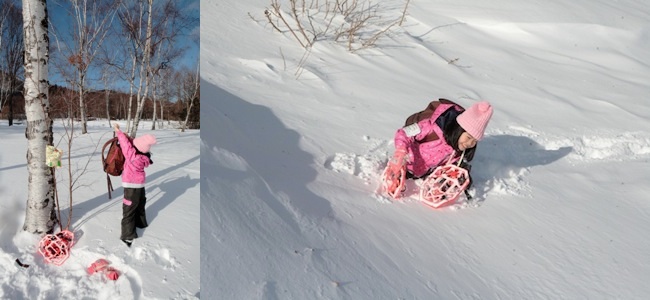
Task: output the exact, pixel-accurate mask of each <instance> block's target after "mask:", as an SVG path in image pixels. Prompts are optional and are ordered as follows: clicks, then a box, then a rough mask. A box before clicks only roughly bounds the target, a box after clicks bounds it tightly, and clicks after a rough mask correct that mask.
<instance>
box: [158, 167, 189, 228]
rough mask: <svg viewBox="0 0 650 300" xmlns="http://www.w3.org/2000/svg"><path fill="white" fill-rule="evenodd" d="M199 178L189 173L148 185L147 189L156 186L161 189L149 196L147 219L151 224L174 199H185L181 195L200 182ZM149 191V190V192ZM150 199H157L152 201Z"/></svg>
mask: <svg viewBox="0 0 650 300" xmlns="http://www.w3.org/2000/svg"><path fill="white" fill-rule="evenodd" d="M199 180H200V179H199V178H194V179H193V178H190V176H189V175H185V176H183V177H177V178H172V179H168V180H165V181H163V182H161V183H158V184H156V185H153V186H151V187H146V190H147V191H153V190H154V189H155V188H158V189H159V190H160V192H159V193H155V194H152V195H151V196H147V208H146V211H147V221H148V222H149V223H150V224H151V223H152V222H153V220H155V219H156V217H157V216H158V213H159V212H160V211H162V210H163V209H164V208H165V207H166V206H167V205H169V204H170V203H172V202H173V201H184V200H189V199H182V198H180V196H182V195H183V194H185V192H186V191H187V190H189V189H190V188H192V187H194V186H195V185H197V184H199ZM147 193H148V192H147ZM149 199H155V201H150V200H149Z"/></svg>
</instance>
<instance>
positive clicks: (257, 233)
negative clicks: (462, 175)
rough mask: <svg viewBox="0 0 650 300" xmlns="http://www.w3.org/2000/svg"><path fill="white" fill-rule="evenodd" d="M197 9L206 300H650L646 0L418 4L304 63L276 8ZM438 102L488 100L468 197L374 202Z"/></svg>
mask: <svg viewBox="0 0 650 300" xmlns="http://www.w3.org/2000/svg"><path fill="white" fill-rule="evenodd" d="M321 2H322V1H321ZM283 3H284V2H283ZM377 3H378V4H377V5H380V6H381V9H380V11H381V12H382V14H383V15H384V16H385V17H386V18H388V19H398V18H399V17H400V16H401V13H402V9H403V5H404V3H405V1H397V0H387V1H380V2H377ZM201 4H202V6H201V77H202V89H203V90H202V94H203V95H204V100H203V105H202V108H201V109H202V110H201V114H202V122H203V124H202V127H203V128H204V130H203V132H202V134H201V169H202V176H201V187H202V189H201V282H202V289H203V290H202V294H203V296H204V297H205V298H206V299H217V298H219V299H648V298H650V286H649V285H648V284H647V282H648V281H650V265H649V264H648V261H650V241H649V240H648V239H647V235H648V234H647V229H648V228H650V203H649V202H648V196H647V195H648V193H650V184H649V182H650V172H648V169H649V166H650V164H649V159H650V133H648V131H647V128H650V126H649V125H650V121H649V120H650V99H648V95H650V81H648V78H650V56H648V49H650V6H648V4H647V3H646V2H643V1H633V0H621V1H616V2H612V1H600V0H578V1H571V2H570V3H569V2H567V1H557V0H554V1H531V0H527V1H506V0H496V1H489V2H485V1H478V0H460V1H459V0H453V1H452V0H439V1H411V3H410V6H409V9H408V15H407V17H406V20H405V22H404V24H403V25H402V26H400V27H395V28H394V30H393V31H392V32H391V33H390V34H389V35H388V36H386V37H384V38H382V39H380V40H378V41H377V45H376V47H374V48H370V49H366V50H361V51H358V52H356V53H350V52H348V51H346V50H345V48H344V45H339V44H335V43H333V42H331V41H328V40H321V41H318V42H316V44H315V46H314V47H313V49H312V51H311V52H310V53H308V55H306V56H304V54H305V52H304V50H303V49H302V48H301V47H300V46H299V44H298V43H297V42H296V41H295V40H294V38H293V36H292V35H291V34H290V33H289V32H285V33H284V34H280V33H278V32H276V31H273V29H272V27H271V26H270V25H269V24H267V23H266V21H265V17H264V10H265V9H266V8H269V7H270V1H267V0H244V1H227V2H224V1H202V3H201ZM316 25H320V24H318V23H317V24H316ZM304 57H306V59H305V60H303V58H304ZM437 98H448V99H451V100H454V101H457V102H458V103H459V104H461V105H463V106H465V107H468V106H470V105H471V104H472V103H474V102H476V101H479V100H488V101H490V102H491V103H492V104H493V106H494V108H495V113H494V116H493V118H492V121H491V123H490V125H489V126H488V129H487V132H486V136H485V138H484V140H482V141H481V142H480V143H479V146H478V151H477V154H476V157H475V160H474V161H473V169H472V175H473V178H474V179H475V183H474V188H473V189H472V190H471V193H472V194H473V195H474V200H473V201H471V202H468V201H465V200H463V201H461V202H460V203H458V204H457V205H455V206H454V207H451V208H445V209H441V210H433V209H430V208H428V207H426V206H424V205H423V204H421V203H419V201H418V200H417V197H415V196H412V197H409V198H407V199H405V200H403V201H398V202H394V201H391V200H389V199H387V198H386V197H383V196H381V195H377V194H376V193H375V190H376V187H377V185H378V174H379V173H380V172H381V170H382V169H383V166H384V164H385V162H386V160H387V159H388V157H389V156H390V155H392V150H393V145H392V143H393V142H392V138H393V135H394V132H395V130H396V129H397V128H399V127H400V126H401V125H402V124H403V122H404V119H405V118H406V117H407V116H408V115H410V114H411V113H413V112H416V111H419V110H421V109H423V108H424V107H425V106H426V105H427V103H428V102H429V101H431V100H434V99H437ZM206 129H208V130H206ZM416 185H417V182H415V183H410V185H409V187H408V188H409V191H413V190H414V189H415V186H416Z"/></svg>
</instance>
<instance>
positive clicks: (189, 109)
mask: <svg viewBox="0 0 650 300" xmlns="http://www.w3.org/2000/svg"><path fill="white" fill-rule="evenodd" d="M199 70H200V65H197V66H196V77H194V78H193V80H194V82H193V84H194V86H193V88H194V90H193V91H192V92H191V93H190V99H189V105H188V106H187V114H186V115H185V122H183V126H181V132H185V128H187V121H188V120H189V119H190V113H191V112H192V106H194V98H196V96H197V95H198V94H199V88H200V86H199V80H200V78H199V74H200V73H199ZM190 78H191V77H190Z"/></svg>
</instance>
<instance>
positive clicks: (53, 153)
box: [45, 145, 63, 168]
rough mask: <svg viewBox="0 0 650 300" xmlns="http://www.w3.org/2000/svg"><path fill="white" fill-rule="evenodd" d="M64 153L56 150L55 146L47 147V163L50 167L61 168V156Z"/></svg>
mask: <svg viewBox="0 0 650 300" xmlns="http://www.w3.org/2000/svg"><path fill="white" fill-rule="evenodd" d="M62 155H63V151H61V150H59V149H56V148H54V146H49V145H48V146H47V148H46V149H45V163H46V164H47V165H48V166H49V167H57V168H58V167H61V156H62Z"/></svg>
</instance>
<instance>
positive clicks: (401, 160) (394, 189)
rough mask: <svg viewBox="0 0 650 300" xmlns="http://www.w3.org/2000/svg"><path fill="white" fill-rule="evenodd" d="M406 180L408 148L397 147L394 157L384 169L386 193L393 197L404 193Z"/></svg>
mask: <svg viewBox="0 0 650 300" xmlns="http://www.w3.org/2000/svg"><path fill="white" fill-rule="evenodd" d="M405 181H406V150H404V149H397V150H396V151H395V154H393V158H392V159H391V160H390V161H388V165H387V166H386V170H385V171H384V186H385V189H386V193H388V195H390V196H391V197H393V198H396V199H397V198H399V197H401V195H402V189H403V188H404V183H405Z"/></svg>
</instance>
